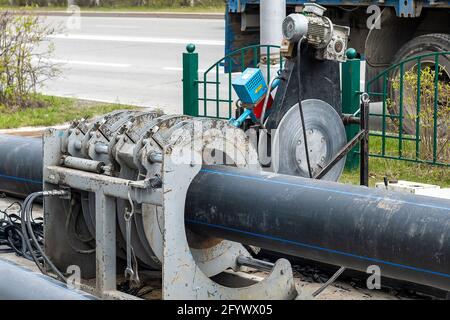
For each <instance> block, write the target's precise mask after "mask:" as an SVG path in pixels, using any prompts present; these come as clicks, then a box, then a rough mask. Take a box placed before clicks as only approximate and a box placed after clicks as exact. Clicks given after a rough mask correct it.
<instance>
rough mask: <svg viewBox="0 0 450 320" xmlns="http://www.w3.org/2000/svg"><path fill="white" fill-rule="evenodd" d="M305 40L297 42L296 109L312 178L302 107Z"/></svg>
mask: <svg viewBox="0 0 450 320" xmlns="http://www.w3.org/2000/svg"><path fill="white" fill-rule="evenodd" d="M304 40H305V38H302V39H300V41H299V42H298V44H297V80H298V110H299V112H300V120H301V124H302V130H303V140H305V144H304V145H305V152H306V154H305V155H306V164H307V165H308V173H309V177H310V178H313V174H312V170H311V162H310V159H309V150H308V139H307V136H306V127H305V117H304V115H303V107H302V79H301V70H300V66H301V48H302V43H303V41H304Z"/></svg>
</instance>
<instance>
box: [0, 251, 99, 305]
mask: <svg viewBox="0 0 450 320" xmlns="http://www.w3.org/2000/svg"><path fill="white" fill-rule="evenodd" d="M0 300H96V298H95V297H94V296H92V295H90V294H87V293H85V292H82V291H80V290H76V289H72V288H69V287H67V285H66V284H65V283H62V282H60V281H57V280H55V279H53V278H50V277H48V276H46V275H43V274H40V273H36V272H32V271H30V270H28V269H25V268H23V267H21V266H18V265H16V264H14V263H11V262H9V261H6V260H3V259H0Z"/></svg>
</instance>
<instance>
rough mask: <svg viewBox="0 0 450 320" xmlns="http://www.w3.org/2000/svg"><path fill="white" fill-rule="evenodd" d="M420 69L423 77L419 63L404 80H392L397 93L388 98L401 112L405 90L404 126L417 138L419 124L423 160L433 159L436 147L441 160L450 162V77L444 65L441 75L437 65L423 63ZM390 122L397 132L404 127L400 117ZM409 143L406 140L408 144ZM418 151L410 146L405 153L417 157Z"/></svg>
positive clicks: (390, 103) (390, 106) (393, 108)
mask: <svg viewBox="0 0 450 320" xmlns="http://www.w3.org/2000/svg"><path fill="white" fill-rule="evenodd" d="M420 71H421V72H420V77H419V75H418V73H419V72H418V70H417V66H416V67H415V68H414V69H411V70H408V71H406V72H405V74H404V77H403V83H402V82H401V81H400V78H399V76H397V77H396V78H394V79H392V80H391V81H392V87H393V90H394V92H393V98H389V99H387V106H388V109H389V110H391V112H393V113H395V114H399V109H400V91H401V89H403V106H402V107H403V128H404V132H405V133H406V134H410V137H412V138H415V136H416V131H417V127H416V125H417V124H418V128H419V132H418V136H419V139H420V145H419V153H420V159H421V160H433V156H434V148H435V147H436V158H437V161H438V162H442V163H450V81H449V80H450V79H448V73H447V72H446V70H444V69H443V68H442V67H441V68H440V69H439V73H438V75H436V72H435V68H434V67H433V68H431V67H429V66H427V67H424V66H422V68H421V70H420ZM436 76H437V77H436ZM436 80H437V81H436ZM402 86H403V88H402ZM419 87H420V90H418V89H419ZM436 91H437V93H436ZM418 93H419V94H420V97H418ZM436 96H437V100H436ZM418 105H419V108H418ZM435 108H436V111H437V112H435ZM435 118H436V134H435ZM388 124H390V126H391V128H395V131H397V132H398V131H399V130H400V128H399V126H400V124H399V120H398V119H392V120H390V121H389V123H388ZM435 139H436V141H435ZM408 143H410V142H404V144H406V145H407V144H408ZM435 144H436V146H435ZM414 146H415V145H414ZM415 153H416V150H415V148H409V149H408V148H406V150H405V152H404V156H409V157H414V156H415Z"/></svg>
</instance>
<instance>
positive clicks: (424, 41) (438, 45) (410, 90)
mask: <svg viewBox="0 0 450 320" xmlns="http://www.w3.org/2000/svg"><path fill="white" fill-rule="evenodd" d="M448 51H450V34H441V33H434V34H427V35H423V36H419V37H416V38H414V39H412V40H411V41H409V42H407V43H406V44H405V45H404V46H403V47H402V48H401V49H400V50H399V51H398V52H397V54H396V55H395V57H394V60H393V65H395V64H398V63H400V62H402V61H404V60H407V59H408V58H412V57H417V56H423V55H427V54H430V53H434V52H448ZM420 67H421V70H422V75H423V76H425V77H424V78H423V79H424V80H426V79H428V80H429V81H428V82H425V81H423V82H422V84H421V88H422V90H421V91H423V92H425V90H424V87H425V86H426V87H427V88H430V89H431V91H428V95H431V97H430V99H425V97H423V96H422V99H421V105H422V104H424V100H427V101H430V100H432V102H433V101H434V91H433V90H434V82H433V81H434V77H433V74H434V70H435V56H434V55H432V56H428V57H424V58H423V59H421V63H420ZM417 68H418V60H415V59H414V60H412V61H409V62H407V63H405V64H404V72H405V76H404V81H403V88H404V89H403V116H404V117H403V131H404V133H407V134H415V132H416V115H417V71H418V70H417ZM427 68H429V70H428V71H430V72H426V71H425V70H427ZM439 70H440V73H441V74H440V75H439V81H440V82H444V83H449V81H450V55H440V56H439ZM426 75H428V77H426ZM399 79H400V67H398V68H395V69H394V70H393V72H392V73H391V74H390V75H389V79H388V90H389V93H390V101H389V103H388V104H387V108H388V110H389V112H390V114H392V115H399V113H400V112H399V108H400V89H399V87H400V80H399ZM427 83H429V85H427ZM441 94H442V93H441ZM440 99H442V98H441V97H440ZM438 103H439V107H442V103H441V101H438ZM424 107H430V102H428V105H426V104H425V105H424ZM422 110H423V108H422ZM431 112H432V110H431ZM396 122H397V123H398V121H396ZM439 130H440V131H441V132H442V130H446V129H445V128H442V129H441V128H439Z"/></svg>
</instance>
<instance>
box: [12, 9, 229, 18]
mask: <svg viewBox="0 0 450 320" xmlns="http://www.w3.org/2000/svg"><path fill="white" fill-rule="evenodd" d="M15 13H21V14H36V15H39V16H61V17H68V16H71V15H73V13H72V12H66V11H46V10H42V11H41V10H33V11H15ZM80 14H81V16H82V17H113V18H174V19H217V20H219V19H220V20H223V19H224V18H225V15H224V14H223V13H201V12H198V13H197V12H194V13H189V12H103V11H81V13H80Z"/></svg>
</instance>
